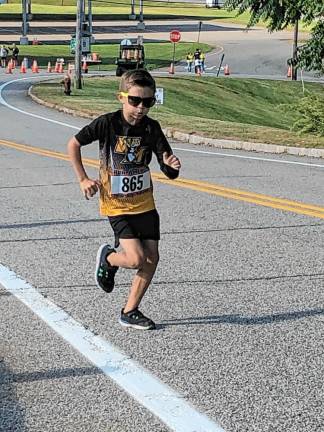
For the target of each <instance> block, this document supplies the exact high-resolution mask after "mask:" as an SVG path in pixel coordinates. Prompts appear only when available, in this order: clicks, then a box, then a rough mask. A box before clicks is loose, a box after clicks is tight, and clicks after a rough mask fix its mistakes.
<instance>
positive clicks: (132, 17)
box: [128, 0, 136, 20]
mask: <svg viewBox="0 0 324 432" xmlns="http://www.w3.org/2000/svg"><path fill="white" fill-rule="evenodd" d="M128 18H129V19H131V20H134V19H136V13H135V0H131V12H130V15H129V17H128Z"/></svg>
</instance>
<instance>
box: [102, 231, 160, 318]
mask: <svg viewBox="0 0 324 432" xmlns="http://www.w3.org/2000/svg"><path fill="white" fill-rule="evenodd" d="M120 246H121V247H122V251H120V252H117V253H112V254H111V255H109V256H108V262H109V264H110V265H111V266H116V267H123V268H129V269H137V273H136V275H135V277H134V279H133V282H132V286H131V289H130V293H129V296H128V300H127V303H126V305H125V308H124V311H125V313H127V312H129V311H131V310H134V309H136V308H137V307H138V305H139V304H140V302H141V300H142V298H143V296H144V294H145V291H146V290H147V288H148V286H149V285H150V283H151V280H152V277H153V276H154V273H155V270H156V267H157V264H158V262H159V242H158V240H142V241H141V240H139V239H120Z"/></svg>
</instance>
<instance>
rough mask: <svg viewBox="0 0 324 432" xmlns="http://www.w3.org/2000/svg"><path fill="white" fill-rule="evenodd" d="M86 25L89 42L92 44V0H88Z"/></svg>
mask: <svg viewBox="0 0 324 432" xmlns="http://www.w3.org/2000/svg"><path fill="white" fill-rule="evenodd" d="M88 23H89V32H90V37H91V42H94V36H93V35H92V0H88Z"/></svg>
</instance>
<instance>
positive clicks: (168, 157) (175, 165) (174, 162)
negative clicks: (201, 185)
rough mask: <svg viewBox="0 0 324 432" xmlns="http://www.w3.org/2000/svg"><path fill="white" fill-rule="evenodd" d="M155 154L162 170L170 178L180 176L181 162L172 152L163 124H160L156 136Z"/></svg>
mask: <svg viewBox="0 0 324 432" xmlns="http://www.w3.org/2000/svg"><path fill="white" fill-rule="evenodd" d="M155 143H156V148H155V154H156V157H157V160H158V162H159V164H160V168H161V171H162V172H163V173H164V174H165V175H166V176H167V177H168V178H169V179H176V178H177V177H178V176H179V171H180V168H181V162H180V160H179V158H178V157H177V156H175V155H174V154H173V152H172V149H171V147H170V144H169V143H168V140H167V139H166V137H165V135H164V133H163V131H162V129H161V126H160V125H159V124H158V129H157V136H156V137H155Z"/></svg>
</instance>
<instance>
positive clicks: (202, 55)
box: [200, 51, 206, 72]
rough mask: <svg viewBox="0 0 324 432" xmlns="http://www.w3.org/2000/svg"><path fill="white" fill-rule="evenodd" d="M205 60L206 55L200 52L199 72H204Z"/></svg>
mask: <svg viewBox="0 0 324 432" xmlns="http://www.w3.org/2000/svg"><path fill="white" fill-rule="evenodd" d="M205 60H206V54H205V53H204V52H203V51H201V53H200V64H201V71H202V72H205Z"/></svg>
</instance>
